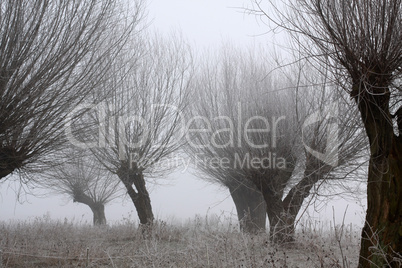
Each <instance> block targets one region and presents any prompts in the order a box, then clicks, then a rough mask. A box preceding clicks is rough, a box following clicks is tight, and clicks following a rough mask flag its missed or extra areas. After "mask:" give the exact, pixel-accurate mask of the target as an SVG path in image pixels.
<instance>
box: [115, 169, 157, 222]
mask: <svg viewBox="0 0 402 268" xmlns="http://www.w3.org/2000/svg"><path fill="white" fill-rule="evenodd" d="M117 175H118V176H119V178H120V180H121V181H122V182H123V184H124V186H125V187H126V189H127V193H128V195H129V196H130V198H131V200H132V201H133V203H134V206H135V208H136V210H137V214H138V217H139V219H140V224H143V225H152V223H153V221H154V214H153V212H152V206H151V198H150V197H149V193H148V190H147V188H146V183H145V179H144V175H143V173H142V171H140V170H138V169H130V168H128V167H127V168H124V167H122V168H120V170H119V171H118V172H117Z"/></svg>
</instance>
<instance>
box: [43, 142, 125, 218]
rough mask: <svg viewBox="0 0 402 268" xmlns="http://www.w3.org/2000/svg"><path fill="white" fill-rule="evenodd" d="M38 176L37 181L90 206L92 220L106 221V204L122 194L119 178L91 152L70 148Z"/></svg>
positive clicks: (57, 192) (52, 190) (51, 189)
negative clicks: (90, 153) (89, 153)
mask: <svg viewBox="0 0 402 268" xmlns="http://www.w3.org/2000/svg"><path fill="white" fill-rule="evenodd" d="M62 155H63V157H62V158H59V159H56V160H54V163H53V165H52V166H51V167H48V168H46V169H44V170H43V171H42V172H40V174H38V175H37V176H38V177H40V178H39V179H38V180H37V185H39V186H40V187H41V188H44V189H45V190H47V191H51V192H52V193H56V194H62V195H67V196H69V197H70V198H72V199H73V201H74V202H78V203H82V204H85V205H87V206H89V208H90V209H91V210H92V213H93V224H94V225H104V224H106V216H105V205H106V204H107V203H109V202H110V201H112V200H114V199H116V198H118V197H120V196H121V195H122V192H121V190H122V189H121V188H120V186H119V184H120V183H119V180H116V178H114V177H113V176H114V174H112V173H110V172H109V171H108V170H105V168H104V167H103V166H102V165H101V164H100V163H99V162H98V161H97V160H96V159H94V157H93V156H87V155H85V152H83V151H82V150H81V151H72V150H69V151H68V152H65V153H64V154H62Z"/></svg>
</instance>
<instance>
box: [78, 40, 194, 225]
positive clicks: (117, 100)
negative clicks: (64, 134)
mask: <svg viewBox="0 0 402 268" xmlns="http://www.w3.org/2000/svg"><path fill="white" fill-rule="evenodd" d="M178 37H179V36H171V37H170V38H163V37H160V36H159V37H158V36H156V35H154V36H152V35H144V36H143V37H142V38H143V39H142V41H141V42H133V43H132V44H131V45H132V49H130V50H127V51H126V53H125V54H124V55H123V56H122V57H121V58H118V59H116V61H115V63H114V65H112V66H111V67H110V68H112V69H113V68H114V69H116V70H118V72H119V75H117V76H116V78H115V79H111V80H110V81H108V83H105V85H104V87H105V90H108V87H111V88H114V89H116V90H115V92H114V94H112V95H111V96H110V97H109V98H108V99H106V100H105V101H104V102H101V103H98V104H97V105H96V106H94V107H92V108H93V109H88V106H85V107H83V109H84V110H85V109H86V112H85V114H84V115H83V116H82V117H81V122H80V123H78V124H76V125H75V128H74V126H73V127H72V129H75V131H73V132H72V134H73V136H74V139H75V138H76V139H77V140H76V142H75V144H76V145H79V146H81V147H83V148H85V147H90V150H91V152H92V153H93V155H94V156H95V157H96V158H97V159H98V160H99V161H100V162H101V163H102V164H103V165H104V167H105V168H106V169H107V170H109V171H110V172H112V173H114V174H116V175H117V176H118V178H119V179H120V181H121V182H122V183H123V185H124V186H125V188H126V190H127V193H128V195H129V196H130V198H131V200H132V201H133V203H134V206H135V208H136V210H137V214H138V217H139V220H140V223H141V224H143V225H150V224H152V222H153V220H154V214H153V211H152V206H151V199H150V196H149V192H148V190H147V187H146V184H147V182H149V179H152V178H160V177H162V176H165V175H166V174H167V173H168V172H170V171H172V170H173V169H174V168H175V167H176V166H177V164H178V162H177V161H175V160H174V159H176V157H175V155H174V153H178V149H179V148H180V147H181V146H182V144H183V142H184V139H182V135H183V134H184V131H185V128H184V125H183V124H184V118H183V114H182V113H183V110H184V108H185V107H186V105H187V104H188V103H187V101H188V92H189V90H190V81H191V77H192V72H193V70H192V58H191V53H190V50H189V47H188V46H187V45H186V44H185V42H184V41H183V39H181V38H178ZM112 72H113V73H114V70H113V71H112ZM99 90H100V91H102V89H101V88H100V89H99ZM94 141H95V144H92V145H91V144H89V143H93V142H94Z"/></svg>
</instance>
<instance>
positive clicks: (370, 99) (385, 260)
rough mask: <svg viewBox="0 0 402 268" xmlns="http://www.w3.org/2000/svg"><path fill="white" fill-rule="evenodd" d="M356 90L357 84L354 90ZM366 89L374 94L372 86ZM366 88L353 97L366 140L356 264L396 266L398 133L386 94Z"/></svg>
mask: <svg viewBox="0 0 402 268" xmlns="http://www.w3.org/2000/svg"><path fill="white" fill-rule="evenodd" d="M356 89H360V87H359V86H356V87H355V91H354V92H356V91H357V90H356ZM369 90H372V91H373V92H374V93H375V89H369ZM367 91H368V90H366V91H365V92H363V93H360V95H359V96H358V97H356V100H357V104H358V107H359V110H360V113H361V116H362V120H363V123H364V126H365V129H366V133H367V136H368V138H369V142H370V162H369V170H368V184H367V214H366V222H365V225H364V228H363V231H362V240H361V249H360V259H359V267H362V268H363V267H400V265H401V263H400V262H399V263H398V262H397V261H396V259H394V258H398V256H397V254H400V252H402V224H401V223H402V133H401V132H400V133H399V137H398V136H396V135H395V134H394V128H393V124H392V116H391V115H390V112H389V108H388V105H389V100H390V93H389V92H388V91H385V92H384V90H383V89H381V94H379V93H378V94H374V93H369V92H367ZM400 119H401V118H398V121H399V120H400ZM398 127H399V129H400V131H401V130H402V129H401V126H400V125H399V126H398ZM400 257H401V256H400V255H399V260H400Z"/></svg>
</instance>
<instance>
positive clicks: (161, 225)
mask: <svg viewBox="0 0 402 268" xmlns="http://www.w3.org/2000/svg"><path fill="white" fill-rule="evenodd" d="M335 230H336V231H335ZM359 238H360V230H353V229H352V226H343V227H342V226H337V227H336V228H335V229H334V228H328V230H325V228H324V225H322V224H317V223H315V224H312V223H311V222H305V223H304V224H299V228H298V231H297V242H295V243H292V244H286V245H282V246H274V245H272V244H270V243H269V242H268V239H267V234H265V233H263V234H259V235H245V234H242V233H240V232H239V231H238V226H237V224H234V223H231V222H227V221H225V220H222V219H221V218H220V217H218V216H212V217H209V218H202V217H196V218H195V219H193V220H189V221H188V222H186V223H181V224H177V223H176V224H174V223H165V222H163V221H158V222H157V223H156V224H155V226H154V228H153V229H152V230H144V229H141V228H138V224H136V223H134V222H132V221H124V222H121V223H119V224H114V225H113V226H104V227H92V226H89V225H78V224H74V223H70V222H68V221H67V220H66V221H65V222H59V221H52V220H49V219H46V218H38V219H36V220H33V221H30V222H7V223H5V222H0V250H1V251H2V253H1V255H2V265H3V266H1V264H0V267H2V268H6V267H280V268H282V267H300V268H302V267H309V268H310V267H357V261H358V254H359V244H360V242H359Z"/></svg>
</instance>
